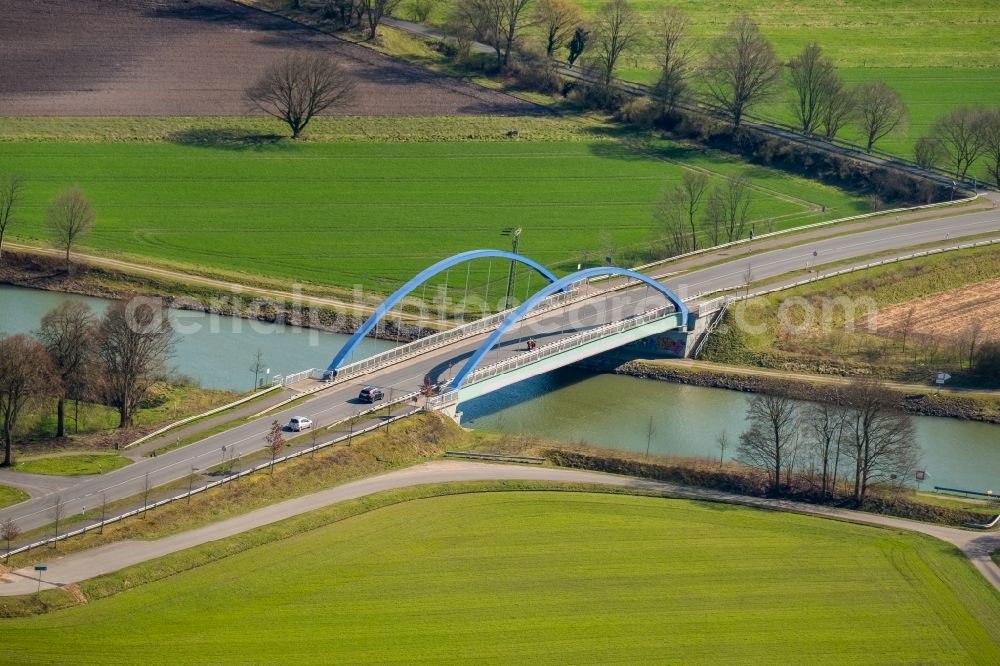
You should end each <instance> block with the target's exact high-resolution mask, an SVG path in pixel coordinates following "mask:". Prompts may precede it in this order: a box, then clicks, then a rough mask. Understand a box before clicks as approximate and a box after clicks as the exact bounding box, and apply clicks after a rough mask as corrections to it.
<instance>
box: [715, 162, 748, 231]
mask: <svg viewBox="0 0 1000 666" xmlns="http://www.w3.org/2000/svg"><path fill="white" fill-rule="evenodd" d="M752 198H753V188H752V186H751V184H750V179H749V178H747V177H746V176H743V175H740V176H728V177H727V178H726V180H725V183H724V184H723V185H721V186H720V187H719V201H720V202H721V204H722V212H723V215H724V223H725V232H726V239H727V241H728V242H730V243H731V242H733V241H734V240H739V239H740V238H743V232H744V230H745V229H746V226H747V222H749V221H750V203H751V200H752Z"/></svg>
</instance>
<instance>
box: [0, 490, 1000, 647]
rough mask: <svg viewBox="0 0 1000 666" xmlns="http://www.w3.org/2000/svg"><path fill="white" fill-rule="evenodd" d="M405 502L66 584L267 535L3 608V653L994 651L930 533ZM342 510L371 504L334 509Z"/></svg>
mask: <svg viewBox="0 0 1000 666" xmlns="http://www.w3.org/2000/svg"><path fill="white" fill-rule="evenodd" d="M468 489H469V490H473V489H474V488H468ZM422 490H423V491H424V492H426V490H425V489H413V490H410V491H408V493H409V497H411V498H413V497H419V496H420V494H421V491H422ZM401 495H402V496H401ZM405 498H406V494H405V493H403V494H397V495H396V496H395V497H388V498H386V497H375V498H370V499H366V500H363V501H359V502H356V503H354V504H355V506H354V507H347V506H344V505H338V506H336V507H331V508H329V509H326V510H323V511H321V512H315V513H312V514H309V515H308V516H303V517H302V518H299V519H295V520H293V521H286V522H284V523H281V524H279V525H275V526H271V527H267V528H263V529H261V530H256V531H255V532H253V533H250V534H247V535H241V536H240V537H236V538H234V539H229V540H225V541H222V542H219V543H213V544H207V545H206V546H202V547H199V548H196V549H193V550H190V551H185V552H183V553H179V554H177V555H174V556H170V557H168V558H164V559H163V560H159V561H157V562H155V563H150V564H147V565H142V566H141V567H137V568H133V569H131V570H128V571H127V572H123V573H121V574H117V575H115V576H113V577H105V578H103V579H99V580H96V581H92V582H90V583H84V584H83V585H81V589H82V591H83V593H84V594H92V595H94V596H97V597H99V596H102V592H103V590H106V589H109V588H110V589H123V588H127V587H128V586H129V585H128V581H130V580H131V579H134V580H141V579H142V578H143V577H144V576H146V575H148V574H149V573H150V570H151V569H156V568H160V569H161V570H163V571H169V570H175V571H178V570H179V571H183V570H184V569H187V568H190V567H192V566H196V565H198V564H200V563H202V562H204V561H206V560H211V559H215V558H214V557H213V553H218V552H220V551H222V552H224V551H226V550H227V549H231V550H241V548H240V547H238V546H234V544H233V542H234V541H237V540H244V541H249V543H247V544H246V547H247V548H250V547H252V546H253V545H257V544H261V543H263V542H268V541H269V542H270V543H266V544H264V545H259V546H258V547H256V548H252V550H247V551H246V552H242V553H236V554H233V555H232V556H230V557H227V558H226V559H225V560H224V561H218V562H212V563H209V564H205V565H204V566H201V567H198V568H196V569H193V570H191V571H187V572H184V573H178V574H177V575H173V576H171V577H170V578H168V579H165V580H160V581H158V582H153V583H150V584H148V585H144V586H142V587H141V588H139V589H133V590H131V591H129V592H128V593H127V594H119V595H116V596H114V597H112V598H108V599H103V600H98V601H93V602H91V603H90V604H88V605H87V606H82V607H77V608H72V609H68V610H65V611H63V612H60V613H56V614H51V615H48V616H43V617H35V618H22V619H10V620H4V621H2V623H0V628H2V630H3V633H4V636H5V640H4V641H3V644H2V645H0V655H6V658H7V659H13V660H14V661H17V662H18V663H22V664H27V663H35V662H42V661H45V662H51V661H65V660H72V661H74V662H75V663H101V662H120V661H121V659H123V658H127V659H129V660H136V661H143V662H146V663H158V662H163V661H165V660H168V659H169V661H170V662H171V663H178V662H187V661H205V660H206V659H207V660H210V661H213V662H220V663H221V662H243V661H246V660H247V659H251V658H252V659H254V660H275V659H277V660H281V661H296V662H316V661H330V660H334V661H344V662H386V661H397V660H399V661H401V660H412V659H414V658H415V657H419V658H421V659H424V660H427V661H431V662H435V663H444V662H460V661H468V660H469V656H470V655H475V658H476V659H477V660H480V661H483V660H485V661H497V662H510V661H515V660H524V659H529V660H531V661H532V662H534V663H542V662H545V663H548V662H553V663H556V662H558V663H566V662H567V661H568V662H587V661H594V662H607V661H625V662H640V661H648V660H650V659H656V660H665V661H676V662H683V663H718V662H719V661H734V662H736V661H739V662H746V661H775V662H784V661H799V660H802V659H807V660H808V659H817V658H819V659H822V660H824V661H836V662H840V663H853V662H865V661H870V660H871V658H872V655H878V659H879V660H881V661H891V662H913V661H928V662H939V661H940V662H944V661H947V662H954V663H994V662H996V661H997V660H998V659H1000V648H998V643H1000V595H998V594H997V593H996V591H995V590H993V589H992V588H990V587H989V585H988V584H987V583H986V581H985V580H983V579H982V577H981V576H979V574H978V573H977V572H976V571H975V570H974V569H973V568H972V567H971V566H970V565H969V564H968V562H966V561H963V560H962V559H961V558H960V557H958V556H957V554H956V552H955V550H954V549H953V548H952V547H951V546H948V545H946V544H944V543H941V542H938V541H935V540H933V539H929V538H925V537H921V536H917V535H912V534H904V533H894V532H892V531H888V530H880V529H875V528H871V527H865V526H858V525H851V524H846V523H839V522H835V521H828V520H821V519H816V518H810V517H804V516H797V515H787V514H781V513H772V512H766V511H759V510H752V509H747V508H741V507H730V506H726V507H721V506H719V505H711V504H708V505H706V504H703V503H697V502H690V501H683V500H667V499H661V498H650V497H627V496H614V495H596V494H591V493H534V492H520V493H516V494H514V493H483V494H471V495H469V494H467V495H457V496H448V497H437V498H429V499H423V500H420V501H410V502H403V503H394V504H391V505H390V506H385V504H388V503H390V502H392V501H393V500H395V501H397V502H398V501H399V500H401V499H405ZM359 505H360V506H359ZM379 507H381V508H379ZM352 508H353V509H354V510H355V511H356V510H358V509H361V510H364V509H365V508H377V510H375V511H369V512H367V513H364V514H363V515H358V516H354V517H348V516H350V513H351V511H350V509H352ZM334 521H339V522H334ZM296 523H298V524H296ZM326 523H334V524H329V525H326ZM737 553H738V556H737V555H735V554H737ZM790 562H793V563H794V564H793V565H792V566H790V565H789V563H790ZM289 563H293V564H291V565H290V564H289ZM484 572H488V573H484ZM234 614H236V615H234ZM235 616H238V617H239V622H233V621H232V620H233V617H235ZM126 618H127V620H128V624H129V628H130V630H129V631H128V632H122V631H121V626H122V622H124V621H125V620H126ZM915 626H918V627H920V640H919V641H915V640H913V628H914V627H915ZM56 627H58V632H53V629H55V628H56ZM205 627H211V628H212V629H211V631H210V632H207V633H206V631H205ZM263 636H266V637H267V640H261V637H263ZM387 636H391V637H392V640H386V637H387ZM166 644H170V645H172V646H173V647H172V648H171V651H170V654H169V656H167V655H164V653H163V652H162V649H163V647H162V646H163V645H166ZM654 655H655V657H654Z"/></svg>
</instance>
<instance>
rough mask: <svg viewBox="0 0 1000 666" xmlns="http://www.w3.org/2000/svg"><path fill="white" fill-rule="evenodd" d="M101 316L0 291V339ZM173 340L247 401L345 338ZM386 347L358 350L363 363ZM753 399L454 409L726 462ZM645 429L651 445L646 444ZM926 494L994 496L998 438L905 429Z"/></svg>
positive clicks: (565, 391)
mask: <svg viewBox="0 0 1000 666" xmlns="http://www.w3.org/2000/svg"><path fill="white" fill-rule="evenodd" d="M67 298H68V299H72V300H79V301H85V302H87V303H89V304H90V305H91V307H92V308H93V309H94V310H95V312H98V313H100V312H103V310H104V308H105V307H107V303H108V302H107V301H106V300H102V299H97V298H87V297H82V296H72V295H65V294H58V293H53V292H45V291H37V290H32V289H23V288H18V287H11V286H6V285H0V333H5V334H10V333H22V332H31V331H33V330H35V329H37V328H38V324H39V322H40V320H41V318H42V316H43V315H44V314H45V313H46V312H47V311H48V310H50V309H51V308H53V307H54V306H56V305H57V304H58V303H59V302H60V301H62V300H64V299H67ZM172 316H174V317H175V325H176V327H177V328H178V330H180V331H182V334H181V335H180V336H179V338H180V341H179V342H178V344H177V347H176V352H175V355H174V358H173V359H171V365H172V366H173V367H174V368H175V369H176V371H177V372H179V373H182V374H185V375H188V376H190V377H192V378H194V379H195V380H197V381H198V382H200V383H201V385H202V386H205V387H212V388H228V389H233V390H239V391H245V390H248V389H249V388H250V387H251V386H252V384H253V373H252V372H251V371H250V370H249V368H250V366H251V364H252V363H253V362H254V357H255V355H256V353H257V350H258V349H260V350H262V351H263V360H264V363H265V364H266V365H267V366H269V367H270V370H271V374H272V375H274V374H285V373H291V372H297V371H299V370H304V369H306V368H312V367H322V366H325V365H326V364H327V363H328V362H329V360H330V359H331V358H332V357H333V355H334V354H335V353H336V351H337V350H338V349H339V348H340V346H341V345H342V344H343V343H344V341H345V340H346V339H347V336H344V335H337V334H332V333H320V332H317V331H309V330H304V329H300V328H296V327H290V326H284V325H280V324H268V323H264V322H256V321H246V320H241V319H236V318H232V317H222V316H218V315H210V314H205V313H201V312H174V313H173V315H172ZM392 344H393V343H391V342H385V341H379V340H372V339H370V338H368V339H366V340H365V341H364V343H363V345H364V346H363V352H364V354H365V355H369V354H374V353H377V352H379V351H382V350H384V349H387V348H389V347H390V346H392ZM750 397H751V396H749V395H747V394H743V393H738V392H734V391H726V390H722V389H710V388H699V387H694V386H684V385H681V384H671V383H669V382H658V381H651V380H644V379H637V378H634V377H623V376H617V375H592V374H590V373H588V372H586V371H582V370H578V369H574V368H563V369H561V370H557V371H555V372H550V373H548V374H545V375H542V376H539V377H535V378H532V379H530V380H527V381H524V382H521V383H519V384H515V385H514V386H510V387H508V388H506V389H503V390H501V391H497V392H495V393H492V394H490V395H487V396H483V397H482V398H478V399H476V400H471V401H469V402H467V403H463V404H462V405H461V409H462V411H463V413H464V415H463V420H462V423H463V425H466V426H468V427H473V428H476V427H479V428H488V429H498V430H503V431H506V432H512V433H531V434H534V435H537V436H539V437H543V438H550V439H556V440H562V441H569V442H585V443H587V444H590V445H593V446H600V447H605V448H614V449H622V450H629V451H645V450H646V444H647V440H648V441H649V443H650V451H651V452H652V453H657V454H665V455H677V456H691V457H703V458H718V456H719V449H718V446H717V445H716V438H717V437H718V435H719V433H720V432H722V431H723V430H725V431H726V432H727V434H728V435H729V439H730V441H731V442H732V444H731V445H730V447H729V448H728V449H727V450H726V452H725V457H726V458H731V457H732V456H733V455H734V454H735V448H736V446H735V443H736V440H737V438H738V436H739V433H740V432H742V430H743V429H744V428H745V427H746V424H745V422H744V413H745V412H746V405H747V401H748V400H749V399H750ZM650 419H652V424H653V435H652V437H651V438H649V437H648V434H649V430H650V428H649V425H650ZM914 421H915V423H916V429H917V437H918V441H919V443H920V447H921V450H922V466H923V468H924V469H925V470H926V472H927V474H928V478H927V481H925V482H924V487H931V486H934V485H938V486H945V487H954V488H964V489H968V490H976V491H979V492H985V491H986V490H988V489H991V490H995V491H997V492H1000V426H994V425H988V424H983V423H973V422H969V421H958V420H955V419H942V418H931V417H917V418H915V419H914Z"/></svg>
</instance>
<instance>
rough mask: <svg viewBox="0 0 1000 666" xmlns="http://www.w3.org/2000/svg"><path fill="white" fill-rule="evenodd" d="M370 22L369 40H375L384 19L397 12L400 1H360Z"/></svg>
mask: <svg viewBox="0 0 1000 666" xmlns="http://www.w3.org/2000/svg"><path fill="white" fill-rule="evenodd" d="M359 1H360V3H361V7H362V9H364V12H365V18H366V19H367V20H368V39H375V32H376V31H377V30H378V26H379V23H381V22H382V19H383V18H384V17H385V16H387V15H389V14H391V13H392V12H393V11H395V9H396V7H398V6H399V1H400V0H359Z"/></svg>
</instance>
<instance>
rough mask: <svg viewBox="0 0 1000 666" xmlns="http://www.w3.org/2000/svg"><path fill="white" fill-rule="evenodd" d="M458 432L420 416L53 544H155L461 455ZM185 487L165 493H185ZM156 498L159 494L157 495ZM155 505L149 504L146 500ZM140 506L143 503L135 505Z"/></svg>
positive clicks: (35, 534)
mask: <svg viewBox="0 0 1000 666" xmlns="http://www.w3.org/2000/svg"><path fill="white" fill-rule="evenodd" d="M468 445H469V444H467V443H466V440H465V437H464V434H463V431H462V430H461V429H460V428H459V427H458V426H456V425H455V424H454V422H452V421H450V420H448V419H446V418H444V417H440V416H438V415H436V414H421V415H418V416H415V417H412V418H409V419H406V420H404V421H401V422H397V423H394V424H393V425H392V427H391V429H390V431H389V433H388V434H386V433H385V431H378V432H375V433H369V434H366V435H361V436H359V437H355V438H354V440H353V441H352V443H351V444H349V445H346V444H342V445H337V446H333V447H329V448H326V449H324V450H322V451H319V452H317V453H316V454H315V455H312V456H304V457H301V458H297V459H295V460H292V461H289V462H287V463H284V464H282V465H279V466H277V467H275V468H274V473H273V474H269V473H267V472H261V473H259V474H256V475H254V476H251V477H245V478H243V479H241V480H239V481H237V482H233V483H229V484H226V485H224V486H222V487H220V488H216V489H213V490H210V491H206V492H203V493H199V494H196V495H193V496H192V497H191V499H190V501H182V502H175V503H173V504H169V505H167V506H165V507H163V508H160V509H157V510H155V511H150V512H148V513H147V514H146V515H145V516H144V517H139V518H134V519H130V520H127V521H124V522H122V523H115V524H114V525H110V526H108V527H107V528H106V529H105V530H104V533H103V534H97V533H89V534H87V535H86V536H84V537H81V538H79V539H77V538H74V539H71V540H68V541H63V542H60V543H59V544H58V550H59V552H60V553H64V554H65V553H71V552H77V551H80V550H86V549H88V548H93V547H94V546H98V545H102V544H106V543H111V542H114V541H121V540H123V539H155V538H159V537H162V536H166V535H168V534H175V533H177V532H183V531H185V530H190V529H194V528H196V527H201V526H204V525H208V524H210V523H213V522H217V521H219V520H224V519H226V518H231V517H233V516H237V515H241V514H244V513H247V512H249V511H252V510H254V509H259V508H261V507H264V506H268V505H270V504H274V503H275V502H279V501H281V500H285V499H290V498H293V497H299V496H301V495H306V494H309V493H313V492H317V491H320V490H323V489H326V488H329V487H330V486H333V485H337V484H340V483H345V482H347V481H350V480H352V479H356V478H360V477H367V476H373V475H375V474H377V473H379V472H384V471H387V470H390V469H394V468H397V467H401V466H405V465H409V464H412V463H415V462H419V461H421V460H425V459H427V458H433V457H436V456H439V455H441V454H442V453H443V452H444V450H445V449H461V448H466V447H467V446H468ZM187 488H188V479H182V480H181V481H178V482H177V483H175V484H172V486H171V487H170V488H168V489H173V490H174V491H175V492H178V491H181V490H182V489H183V490H184V491H186V490H187ZM161 490H162V489H161ZM151 499H155V498H151ZM135 504H136V502H135V501H134V499H133V500H123V501H120V502H117V503H114V504H109V505H108V507H107V513H108V515H112V514H113V512H114V511H116V510H118V509H124V508H126V507H128V508H133V507H134V506H135ZM138 505H139V506H140V507H141V506H142V501H141V498H140V501H139V502H138ZM100 516H101V507H100V506H99V505H98V506H96V507H95V509H92V510H90V511H88V512H87V513H86V514H85V515H78V516H64V517H63V524H64V525H71V524H73V523H74V522H76V521H78V520H81V519H83V518H87V519H89V520H97V519H99V518H100ZM51 535H52V529H51V528H49V527H44V528H40V529H37V530H33V531H31V532H29V533H26V534H23V535H22V536H21V541H30V540H32V539H34V538H43V537H48V536H51ZM50 553H51V551H48V552H46V551H44V550H42V551H37V552H31V553H22V554H20V555H15V556H14V557H12V558H11V565H12V566H15V567H21V566H26V565H28V564H33V563H35V562H37V561H40V560H41V559H44V558H45V557H47V556H49V555H50Z"/></svg>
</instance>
